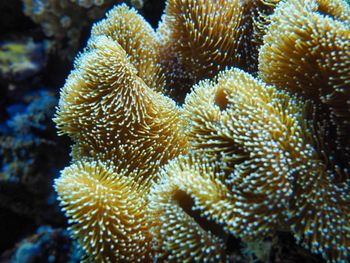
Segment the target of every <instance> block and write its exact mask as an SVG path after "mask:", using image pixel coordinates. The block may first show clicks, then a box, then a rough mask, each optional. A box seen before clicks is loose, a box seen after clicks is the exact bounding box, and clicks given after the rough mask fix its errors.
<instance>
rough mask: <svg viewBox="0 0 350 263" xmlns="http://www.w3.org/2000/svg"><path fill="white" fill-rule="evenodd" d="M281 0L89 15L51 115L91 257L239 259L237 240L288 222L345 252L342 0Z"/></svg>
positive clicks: (318, 249) (333, 255)
mask: <svg viewBox="0 0 350 263" xmlns="http://www.w3.org/2000/svg"><path fill="white" fill-rule="evenodd" d="M278 2H279V1H263V0H261V1H259V0H256V1H250V2H249V1H240V0H235V1H228V0H227V1H224V0H222V1H214V0H212V1H210V0H206V1H204V0H203V1H191V0H183V1H180V0H169V1H168V2H167V5H166V9H165V13H164V16H163V19H162V22H161V24H160V26H159V28H158V30H157V31H154V30H153V29H152V28H151V27H150V26H149V25H148V24H147V22H146V21H145V20H144V19H143V18H142V17H141V16H140V15H139V14H137V12H136V11H135V10H133V9H129V8H128V7H126V6H125V5H120V6H117V7H115V8H114V9H112V10H111V11H110V12H109V13H108V14H107V18H106V19H104V20H102V21H101V22H99V23H97V24H96V25H95V26H94V27H93V30H92V35H91V38H90V40H89V42H88V44H87V47H86V49H85V50H84V52H83V53H81V54H80V55H79V56H78V57H77V59H76V61H75V68H74V69H73V70H72V72H71V74H70V75H69V76H68V78H67V81H66V84H65V85H64V87H63V88H62V90H61V99H60V103H59V106H58V108H57V112H56V117H55V122H56V124H57V126H58V129H59V132H60V134H67V135H69V136H70V137H71V138H72V140H73V142H74V145H73V148H72V157H73V160H72V164H71V165H70V166H69V167H67V168H66V169H64V170H63V171H62V173H61V177H60V178H58V179H57V180H56V181H55V189H56V191H57V192H58V195H59V200H60V201H61V206H62V208H63V210H64V211H65V213H66V216H67V217H68V220H69V223H70V229H71V235H72V237H73V238H75V239H77V240H78V241H79V242H80V244H81V246H82V247H83V249H84V251H85V253H86V254H87V257H89V259H90V260H92V261H97V262H123V261H155V260H156V261H159V262H163V261H172V262H173V261H176V262H220V261H221V262H224V261H234V260H238V259H237V258H235V255H234V253H233V251H234V249H232V248H231V247H230V246H231V243H232V239H233V238H237V239H238V238H239V239H240V240H241V241H242V242H246V244H248V245H247V246H246V247H251V248H253V247H258V246H254V245H252V244H253V243H254V242H261V241H265V240H269V239H270V240H271V239H272V238H274V237H275V236H276V235H277V233H278V232H279V231H287V232H289V233H291V234H292V235H293V236H294V237H295V239H296V241H297V243H298V244H300V245H301V246H302V247H304V248H306V249H308V250H309V251H311V252H312V253H315V254H319V255H321V256H322V257H323V258H324V259H325V260H327V261H329V262H346V261H348V260H349V259H350V211H349V207H350V206H349V205H350V192H349V191H350V188H349V166H350V164H349V159H348V155H347V154H346V152H347V149H348V148H349V147H350V145H349V140H348V138H347V137H346V133H345V131H346V129H347V125H348V115H349V114H348V106H349V105H348V104H349V98H348V94H350V93H349V88H350V87H349V76H348V73H349V71H348V66H349V65H348V63H349V61H350V53H349V48H348V47H349V45H348V44H349V43H350V33H349V21H348V16H347V15H346V14H348V12H349V11H348V10H349V6H348V4H347V3H346V2H343V1H341V0H337V1H331V3H330V4H329V3H328V1H322V0H291V1H287V2H285V1H281V3H279V4H278ZM274 8H275V13H274V12H273V10H274ZM290 10H291V11H290ZM219 11H220V12H219ZM218 12H219V13H218ZM270 14H271V15H270ZM300 25H302V26H300ZM279 26H281V27H282V29H279ZM276 30H280V31H281V32H280V33H275V32H276ZM284 32H288V35H283V33H284ZM322 32H324V34H323V33H322ZM286 34H287V33H286ZM303 41H304V42H303ZM253 43H255V44H259V45H258V46H255V47H253V46H254V45H253ZM260 45H261V48H260ZM293 46H294V47H295V48H293ZM255 48H256V49H255ZM323 49H324V50H323ZM258 58H259V60H258ZM311 58H312V59H311ZM257 65H258V68H257ZM232 66H234V67H232ZM271 72H272V73H271ZM322 74H323V75H322ZM321 75H322V76H323V77H322V78H321V79H318V77H320V76H321ZM207 78H210V79H207ZM325 78H326V80H325ZM321 80H324V81H325V82H322V81H321ZM195 83H196V84H195ZM193 84H195V85H193ZM326 84H327V85H328V86H327V85H326ZM305 85H306V86H305ZM189 87H191V91H190V92H189ZM323 88H324V89H327V90H333V93H332V94H329V95H324V92H325V91H324V90H323ZM183 92H188V94H181V93H183ZM337 93H342V96H341V98H340V99H339V100H337V101H338V102H339V103H335V100H333V98H335V97H337V96H338V95H337ZM168 94H170V95H171V96H173V98H177V99H178V100H179V101H178V102H182V100H183V98H184V97H186V98H185V99H184V103H183V105H178V104H177V103H176V102H175V101H174V100H173V99H171V98H170V97H168ZM174 94H175V95H174ZM334 96H335V97H334ZM320 113H322V114H320ZM327 114H329V115H327ZM334 127H335V128H334ZM334 129H335V130H334ZM334 131H335V134H336V135H337V136H334V137H332V136H330V134H333V132H334ZM340 142H341V143H342V144H340ZM334 145H335V146H334ZM335 149H338V150H339V149H344V152H345V154H339V155H338V154H337V153H336V151H335ZM266 247H268V245H266ZM256 250H258V249H256ZM256 253H259V252H256ZM262 254H263V253H262ZM259 255H260V256H261V258H264V257H265V258H266V256H264V255H261V253H260V254H259Z"/></svg>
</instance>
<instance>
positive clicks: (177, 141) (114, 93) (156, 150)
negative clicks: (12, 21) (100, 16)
mask: <svg viewBox="0 0 350 263" xmlns="http://www.w3.org/2000/svg"><path fill="white" fill-rule="evenodd" d="M125 8H126V6H120V7H116V8H115V9H113V10H112V11H111V13H110V16H109V19H111V20H112V21H114V20H113V19H114V18H116V17H117V18H118V19H122V20H123V21H122V22H121V23H119V24H128V22H130V23H134V24H137V25H139V24H140V21H142V20H141V18H139V19H135V16H136V14H135V13H134V12H133V11H130V13H128V15H124V16H118V15H113V14H114V13H116V14H118V13H120V12H124V13H127V12H126V10H125ZM142 22H143V23H146V22H145V21H142ZM110 24H111V22H109V21H102V22H101V23H100V24H98V25H97V26H96V27H95V28H94V33H95V34H97V32H100V33H102V32H104V31H108V29H109V25H110ZM145 26H146V25H145ZM102 28H104V29H103V30H102ZM111 30H114V29H113V28H112V29H111ZM150 30H151V29H149V31H148V33H150V34H151V33H152V32H150ZM108 32H109V35H113V31H108ZM123 33H124V34H125V35H126V36H128V35H129V34H132V33H130V30H124V31H121V32H120V34H121V35H122V34H123ZM146 33H147V31H146V32H145V34H144V35H143V36H142V37H140V38H137V39H138V40H139V42H135V43H136V44H138V45H136V44H135V48H133V49H132V48H130V45H127V43H123V41H122V40H123V39H125V38H124V37H122V36H119V38H118V40H119V41H120V42H122V44H124V45H127V46H128V48H130V49H128V51H129V52H132V54H133V56H130V54H127V53H126V52H125V50H124V49H123V47H122V45H120V44H119V43H118V42H117V41H116V40H113V39H112V38H111V37H110V38H109V37H107V36H99V35H97V36H95V35H94V37H93V38H92V39H91V41H90V42H89V45H88V48H87V49H86V51H85V53H84V54H83V55H82V56H80V57H79V58H78V59H77V61H76V63H75V64H76V69H75V70H74V71H73V72H72V73H71V74H70V76H69V77H68V79H67V81H66V84H65V86H64V88H63V90H62V92H61V100H60V105H59V109H58V112H57V117H56V119H55V121H56V123H57V124H58V127H59V129H60V130H61V131H62V132H63V133H66V134H68V135H70V136H71V137H72V139H73V140H74V141H75V142H76V143H77V145H76V146H75V151H74V154H73V155H74V157H75V159H79V158H80V157H81V156H85V155H86V156H93V157H96V158H99V159H101V160H113V161H115V162H119V159H123V160H124V162H127V163H128V164H129V165H131V166H133V167H134V168H138V169H139V171H140V173H142V174H145V175H144V176H146V175H149V174H152V172H154V171H155V170H157V169H158V167H159V166H160V165H162V164H164V163H165V162H166V161H167V160H168V159H171V158H173V157H175V156H177V155H178V154H179V153H181V152H184V151H185V150H186V138H185V137H184V135H183V133H182V132H181V129H180V118H179V109H178V107H177V106H176V105H175V103H174V102H173V101H172V100H171V99H169V98H167V97H165V96H164V95H162V94H161V93H159V92H156V91H154V90H153V89H151V88H150V87H148V86H147V84H146V83H145V81H144V80H143V79H142V78H141V77H143V75H142V73H139V72H144V69H143V68H144V67H146V68H147V69H148V71H147V72H151V71H152V70H153V68H154V66H155V65H154V63H146V64H143V63H144V62H140V61H141V60H142V59H144V56H146V57H148V56H149V54H148V53H147V52H146V51H145V50H147V49H146V48H145V47H144V45H143V43H146V44H145V45H146V46H152V45H153V42H152V38H151V37H150V35H148V34H146ZM147 41H148V42H147ZM133 62H134V63H133ZM151 62H152V61H151ZM135 64H136V66H135ZM138 69H139V70H138ZM148 77H149V75H147V76H145V79H146V81H147V80H150V79H149V78H148ZM153 80H154V78H153ZM150 82H151V80H150ZM106 131H108V132H106Z"/></svg>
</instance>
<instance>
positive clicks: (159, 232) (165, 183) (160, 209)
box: [149, 154, 229, 262]
mask: <svg viewBox="0 0 350 263" xmlns="http://www.w3.org/2000/svg"><path fill="white" fill-rule="evenodd" d="M220 175H222V174H221V173H220V172H219V169H218V165H216V164H215V163H214V162H210V161H209V160H208V159H206V158H202V157H201V158H196V157H195V156H194V155H193V154H190V155H187V156H180V157H178V158H177V159H175V160H172V161H170V163H169V164H167V165H165V166H164V167H163V168H162V169H161V171H160V172H159V177H160V179H159V180H160V181H159V182H158V183H155V184H154V185H153V188H152V189H151V193H150V194H149V202H150V215H151V216H152V217H153V218H154V220H155V221H156V223H155V224H154V227H153V231H152V234H153V235H154V239H155V243H156V247H157V251H158V258H160V259H163V260H169V261H172V262H224V261H225V258H226V253H225V249H226V245H225V242H226V238H227V236H228V234H227V233H225V232H224V231H223V230H222V229H221V228H220V227H218V225H216V224H215V221H213V220H211V221H210V220H208V218H207V215H208V214H209V213H211V216H214V217H215V216H216V215H215V213H212V211H211V210H206V209H205V208H206V206H209V207H210V209H211V207H215V208H216V210H221V211H220V213H223V214H225V211H224V210H225V209H226V208H228V207H220V203H219V202H220V201H221V200H222V199H225V198H229V197H227V193H228V191H227V189H226V187H225V186H224V185H223V184H222V182H220V179H219V178H218V177H220ZM198 200H200V202H199V203H198ZM221 218H222V217H221ZM225 219H226V218H225Z"/></svg>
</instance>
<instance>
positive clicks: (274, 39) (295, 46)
mask: <svg viewBox="0 0 350 263" xmlns="http://www.w3.org/2000/svg"><path fill="white" fill-rule="evenodd" d="M349 17H350V7H349V5H348V3H346V1H343V0H334V1H325V0H310V1H306V0H291V1H288V2H286V3H281V4H280V6H279V7H278V8H277V9H276V12H275V14H274V15H272V16H271V17H270V18H271V24H270V25H269V27H268V33H267V35H266V36H265V37H264V45H263V46H262V48H261V50H260V55H259V71H260V77H261V78H262V79H263V80H264V81H266V82H267V83H269V84H274V85H277V86H278V87H279V88H281V89H287V90H290V91H292V92H295V93H298V94H301V95H303V96H305V97H306V98H309V99H312V100H313V101H315V102H316V103H317V104H318V105H319V111H318V115H319V116H320V117H319V119H322V118H323V116H325V115H326V118H327V119H328V120H329V121H330V122H331V124H332V125H334V127H335V128H334V129H335V132H331V131H330V130H329V128H328V129H327V133H330V134H329V135H328V138H329V139H330V140H332V137H337V142H336V150H335V151H336V152H337V153H336V154H337V155H341V154H342V153H340V152H344V151H345V152H346V159H348V158H349V155H350V137H349V134H350V19H349ZM333 133H336V134H333ZM326 143H329V142H326ZM345 162H348V160H347V161H345Z"/></svg>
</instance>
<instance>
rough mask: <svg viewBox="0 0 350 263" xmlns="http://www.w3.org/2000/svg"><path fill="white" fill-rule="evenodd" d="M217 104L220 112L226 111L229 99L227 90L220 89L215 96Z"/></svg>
mask: <svg viewBox="0 0 350 263" xmlns="http://www.w3.org/2000/svg"><path fill="white" fill-rule="evenodd" d="M215 104H216V105H217V106H219V108H220V110H222V111H224V110H226V108H227V104H228V99H227V94H226V93H225V90H223V89H218V90H217V92H216V94H215Z"/></svg>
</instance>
